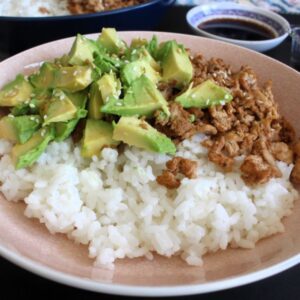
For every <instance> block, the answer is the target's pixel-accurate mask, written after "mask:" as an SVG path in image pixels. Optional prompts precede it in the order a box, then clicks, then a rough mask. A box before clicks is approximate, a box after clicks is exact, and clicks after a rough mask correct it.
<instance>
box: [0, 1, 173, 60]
mask: <svg viewBox="0 0 300 300" xmlns="http://www.w3.org/2000/svg"><path fill="white" fill-rule="evenodd" d="M174 2H175V0H149V1H148V2H146V3H144V4H140V5H136V6H130V7H125V8H121V9H115V10H110V11H103V12H98V13H92V14H82V15H68V16H54V17H4V16H0V53H1V52H3V53H5V55H6V56H8V55H11V54H15V53H17V52H20V51H22V50H25V49H28V48H30V47H33V46H35V45H38V44H41V43H45V42H48V41H51V40H56V39H60V38H63V37H68V36H73V35H75V34H77V33H78V32H81V33H90V32H99V31H100V30H101V28H102V27H115V28H116V29H117V30H137V29H138V30H153V29H155V27H156V26H157V25H158V24H159V22H160V20H161V18H162V17H163V16H164V14H165V12H166V11H167V9H168V8H169V7H170V6H171V5H172V4H173V3H174Z"/></svg>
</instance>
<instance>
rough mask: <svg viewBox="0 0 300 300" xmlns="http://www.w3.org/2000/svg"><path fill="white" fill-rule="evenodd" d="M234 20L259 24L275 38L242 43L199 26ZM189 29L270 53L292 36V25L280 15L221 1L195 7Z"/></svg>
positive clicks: (190, 12)
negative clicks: (212, 22)
mask: <svg viewBox="0 0 300 300" xmlns="http://www.w3.org/2000/svg"><path fill="white" fill-rule="evenodd" d="M220 19H234V20H238V21H245V22H251V23H252V24H253V23H255V24H256V25H257V26H260V27H263V28H265V29H266V30H268V31H269V32H272V33H273V35H274V37H272V38H268V39H263V40H257V41H256V40H251V41H250V40H240V39H233V38H227V37H223V36H219V35H215V34H212V33H209V32H207V31H205V30H203V29H200V28H199V27H198V26H199V25H201V24H204V23H206V22H210V21H212V20H220ZM186 20H187V22H188V24H189V26H190V27H191V28H192V29H193V30H194V31H195V32H196V33H198V34H200V35H202V36H206V37H209V38H214V39H218V40H221V41H224V42H230V43H233V44H236V45H239V46H243V47H246V48H249V49H252V50H256V51H259V52H264V51H267V50H270V49H272V48H274V47H276V46H278V45H279V44H280V43H282V42H283V41H284V40H285V39H286V37H287V36H288V35H289V33H290V31H291V28H290V25H289V23H288V22H287V21H286V20H285V19H284V18H283V17H281V16H280V15H278V14H276V13H274V12H272V11H269V10H266V9H263V8H258V7H255V6H252V5H243V4H237V3H229V2H221V3H214V4H205V5H200V6H196V7H194V8H192V9H191V10H189V12H188V13H187V16H186Z"/></svg>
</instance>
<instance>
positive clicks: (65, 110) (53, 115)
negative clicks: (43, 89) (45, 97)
mask: <svg viewBox="0 0 300 300" xmlns="http://www.w3.org/2000/svg"><path fill="white" fill-rule="evenodd" d="M41 115H42V117H43V119H44V124H43V126H45V125H47V124H49V123H55V122H66V121H69V120H71V119H74V118H77V107H76V106H75V105H74V104H73V102H72V101H71V100H70V98H69V97H68V96H67V95H66V94H65V93H64V92H63V91H61V90H54V91H53V96H52V99H51V100H50V101H48V102H45V104H44V105H43V107H42V108H41Z"/></svg>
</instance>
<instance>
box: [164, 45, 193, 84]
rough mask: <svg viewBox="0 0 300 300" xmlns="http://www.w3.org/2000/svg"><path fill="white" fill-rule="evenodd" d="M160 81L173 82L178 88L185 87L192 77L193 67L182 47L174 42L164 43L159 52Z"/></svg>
mask: <svg viewBox="0 0 300 300" xmlns="http://www.w3.org/2000/svg"><path fill="white" fill-rule="evenodd" d="M159 52H160V59H161V60H162V71H163V72H162V80H163V81H166V82H169V81H175V82H176V83H177V86H178V87H182V86H185V85H187V84H188V83H189V82H190V81H191V79H192V77H193V66H192V63H191V61H190V59H189V56H188V54H187V52H186V51H185V49H184V47H182V46H180V45H178V44H177V43H176V42H175V41H168V42H165V43H164V44H163V45H162V46H161V48H160V50H159Z"/></svg>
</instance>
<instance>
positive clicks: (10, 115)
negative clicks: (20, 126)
mask: <svg viewBox="0 0 300 300" xmlns="http://www.w3.org/2000/svg"><path fill="white" fill-rule="evenodd" d="M7 116H8V117H9V118H12V119H13V118H14V117H15V116H14V115H12V114H8V115H7Z"/></svg>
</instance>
